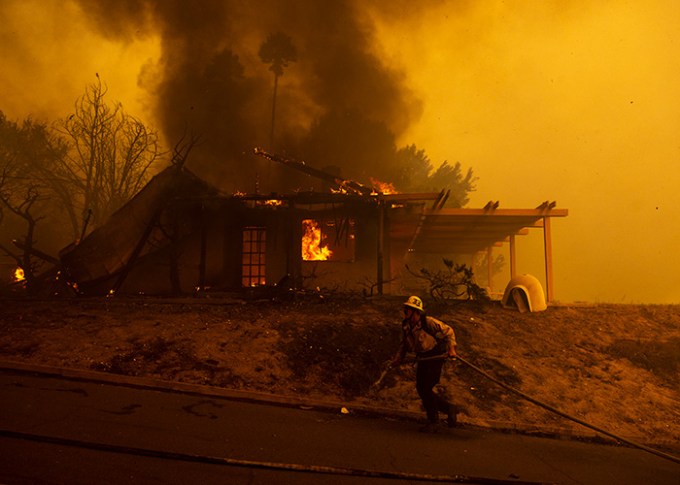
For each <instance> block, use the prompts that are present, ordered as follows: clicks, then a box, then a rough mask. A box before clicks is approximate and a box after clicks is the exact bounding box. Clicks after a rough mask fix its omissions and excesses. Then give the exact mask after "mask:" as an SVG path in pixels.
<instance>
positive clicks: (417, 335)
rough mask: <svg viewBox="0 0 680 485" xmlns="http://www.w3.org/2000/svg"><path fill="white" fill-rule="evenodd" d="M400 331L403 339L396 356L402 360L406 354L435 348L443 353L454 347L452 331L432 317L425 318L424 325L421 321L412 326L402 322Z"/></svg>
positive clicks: (454, 339) (454, 338)
mask: <svg viewBox="0 0 680 485" xmlns="http://www.w3.org/2000/svg"><path fill="white" fill-rule="evenodd" d="M401 329H402V331H403V338H402V340H401V347H400V348H399V353H398V354H397V355H398V356H399V358H400V359H403V358H404V356H405V355H406V354H407V353H408V352H415V353H416V354H421V353H424V352H430V351H432V350H434V349H435V348H436V349H437V350H438V351H439V352H441V353H445V352H448V350H449V349H451V348H455V347H456V334H455V333H454V332H453V329H452V328H451V327H449V326H448V325H447V324H445V323H444V322H442V321H440V320H437V319H436V318H434V317H430V316H426V317H425V322H424V323H423V321H422V319H421V321H419V322H418V323H417V324H416V325H414V326H411V325H410V324H409V322H408V321H407V320H404V322H402V325H401Z"/></svg>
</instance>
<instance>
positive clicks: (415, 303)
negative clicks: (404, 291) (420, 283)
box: [404, 296, 425, 313]
mask: <svg viewBox="0 0 680 485" xmlns="http://www.w3.org/2000/svg"><path fill="white" fill-rule="evenodd" d="M404 306H407V307H409V308H413V309H414V310H418V311H419V312H420V313H423V312H424V311H425V310H424V309H423V300H421V299H420V298H418V297H417V296H409V297H408V300H406V302H405V303H404Z"/></svg>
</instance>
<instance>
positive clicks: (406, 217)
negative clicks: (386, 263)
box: [390, 202, 568, 254]
mask: <svg viewBox="0 0 680 485" xmlns="http://www.w3.org/2000/svg"><path fill="white" fill-rule="evenodd" d="M497 207H498V203H497V202H495V203H494V202H490V203H489V204H487V205H486V206H485V207H484V208H482V209H423V211H422V213H420V214H414V213H406V212H402V213H399V212H394V213H393V214H392V216H391V217H390V236H391V238H392V239H393V240H401V241H405V240H406V239H409V250H412V251H415V252H417V253H418V252H419V253H439V254H442V253H443V254H448V253H450V254H474V253H477V252H479V251H486V250H487V249H488V248H489V247H492V246H497V245H500V244H502V243H505V242H509V241H510V238H511V237H512V236H515V235H522V234H526V233H527V232H528V230H529V228H532V227H536V228H543V229H544V230H545V227H544V226H545V220H546V218H550V217H566V216H567V215H568V210H567V209H556V208H555V203H554V202H544V203H543V204H541V205H539V206H538V207H537V208H535V209H498V208H497Z"/></svg>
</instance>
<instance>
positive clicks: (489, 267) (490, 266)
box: [486, 246, 493, 293]
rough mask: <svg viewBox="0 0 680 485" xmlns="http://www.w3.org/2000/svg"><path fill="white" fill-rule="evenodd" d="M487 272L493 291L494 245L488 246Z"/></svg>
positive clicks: (490, 288) (490, 289) (491, 291)
mask: <svg viewBox="0 0 680 485" xmlns="http://www.w3.org/2000/svg"><path fill="white" fill-rule="evenodd" d="M486 274H487V281H488V284H489V293H493V246H489V247H488V248H486Z"/></svg>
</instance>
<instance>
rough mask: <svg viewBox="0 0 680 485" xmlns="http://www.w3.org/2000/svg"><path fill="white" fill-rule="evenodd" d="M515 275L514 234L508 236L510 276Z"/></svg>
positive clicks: (515, 253) (515, 251) (515, 250)
mask: <svg viewBox="0 0 680 485" xmlns="http://www.w3.org/2000/svg"><path fill="white" fill-rule="evenodd" d="M515 276H517V248H516V247H515V235H514V234H513V235H511V236H510V278H511V279H512V278H514V277H515Z"/></svg>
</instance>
